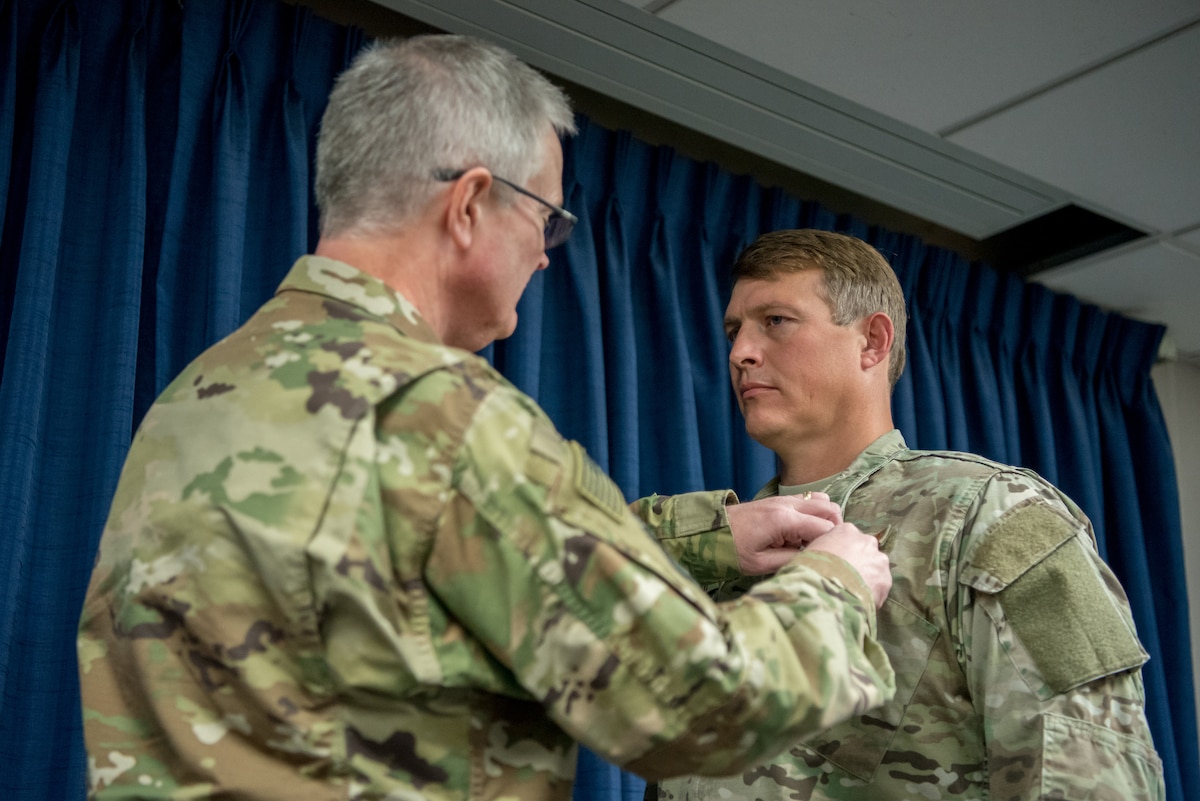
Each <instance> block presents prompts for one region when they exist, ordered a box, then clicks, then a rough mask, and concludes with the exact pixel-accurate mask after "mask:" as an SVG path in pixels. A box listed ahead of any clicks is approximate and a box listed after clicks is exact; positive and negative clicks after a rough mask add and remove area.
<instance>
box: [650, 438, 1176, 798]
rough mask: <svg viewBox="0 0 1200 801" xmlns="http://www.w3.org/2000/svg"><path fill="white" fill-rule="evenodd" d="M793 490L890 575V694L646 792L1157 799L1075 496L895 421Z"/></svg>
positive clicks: (1124, 663)
mask: <svg viewBox="0 0 1200 801" xmlns="http://www.w3.org/2000/svg"><path fill="white" fill-rule="evenodd" d="M805 490H822V491H825V492H828V493H829V495H830V497H831V498H832V499H833V500H834V501H836V502H838V503H840V504H841V505H842V507H843V514H844V517H845V519H846V520H848V521H851V522H853V523H856V524H857V525H858V526H860V527H861V528H862V529H863V531H867V532H877V533H879V534H880V535H881V537H882V542H883V550H884V551H885V552H886V553H887V554H888V555H889V558H890V559H891V561H892V565H893V580H894V583H893V586H892V591H891V594H890V595H889V597H888V600H887V602H886V603H885V604H884V606H883V608H882V609H881V610H880V611H879V639H880V642H882V643H883V647H884V649H885V650H886V651H887V653H888V656H889V657H890V659H891V661H892V666H893V667H894V669H895V671H896V695H895V697H894V699H893V700H892V701H891V702H890V703H887V704H885V705H884V706H883V707H882V708H881V709H878V710H875V711H872V712H871V713H869V714H867V715H865V716H863V717H860V718H858V719H857V720H854V721H850V722H847V723H843V724H841V725H838V726H835V727H833V728H832V729H830V730H829V731H827V732H823V733H822V734H820V735H819V736H817V737H812V738H809V739H807V740H806V741H805V743H804V744H803V745H799V746H796V747H794V748H792V749H791V751H790V752H789V753H787V754H784V755H782V756H781V757H778V758H776V759H775V760H773V761H770V762H764V763H763V764H761V765H758V766H756V767H753V768H750V769H749V770H747V771H745V772H744V773H743V775H741V776H738V777H735V778H730V779H722V780H709V779H702V778H692V779H688V780H677V781H669V782H664V783H663V786H662V787H661V788H660V798H664V799H672V801H680V800H681V799H688V800H689V801H715V800H716V799H721V801H728V800H729V799H764V801H770V800H773V799H795V800H801V801H809V799H828V800H829V801H900V800H901V799H905V800H906V801H907V800H908V799H912V801H939V800H941V799H945V800H946V801H949V800H950V799H953V801H965V800H966V799H989V800H990V801H1010V800H1016V799H1021V801H1028V800H1029V799H1089V800H1090V801H1141V800H1142V799H1161V798H1162V797H1163V792H1164V791H1163V787H1162V768H1161V763H1160V761H1159V759H1158V755H1157V754H1156V753H1155V751H1154V746H1153V744H1152V742H1151V737H1150V731H1149V729H1148V728H1147V725H1146V719H1145V716H1144V714H1143V692H1142V681H1141V672H1140V666H1141V665H1142V663H1144V662H1145V661H1146V658H1147V657H1146V654H1145V652H1144V651H1143V650H1142V647H1141V644H1140V643H1139V642H1138V639H1137V636H1136V634H1135V632H1134V626H1133V620H1132V617H1131V614H1130V611H1129V604H1128V601H1127V599H1126V597H1125V594H1124V592H1123V591H1122V589H1121V587H1120V585H1119V584H1118V583H1117V580H1116V578H1115V577H1114V576H1113V574H1112V572H1111V571H1110V570H1109V569H1108V567H1107V566H1106V565H1105V564H1104V563H1103V562H1102V561H1101V560H1100V558H1099V556H1098V555H1097V553H1096V550H1095V544H1094V535H1093V533H1092V529H1091V524H1090V523H1089V522H1088V521H1087V519H1086V518H1085V517H1084V515H1083V513H1082V512H1081V511H1080V510H1079V509H1078V507H1076V506H1075V504H1074V503H1072V502H1071V501H1070V500H1069V499H1068V498H1066V497H1065V496H1064V495H1062V494H1061V493H1059V492H1058V491H1057V490H1055V489H1054V488H1053V487H1052V486H1051V485H1049V484H1048V483H1047V482H1046V481H1044V480H1043V479H1041V478H1040V477H1038V476H1037V475H1035V474H1033V473H1032V472H1030V471H1027V470H1022V469H1017V468H1013V467H1008V466H1005V465H1001V464H996V463H994V462H990V461H987V460H985V459H982V458H980V457H977V456H972V455H970V454H963V453H950V452H941V451H938V452H930V451H912V450H908V449H907V448H906V447H905V445H904V440H903V438H902V437H901V435H900V432H898V431H892V432H890V433H888V434H886V435H884V436H883V437H881V438H880V439H878V440H876V441H875V442H874V443H873V444H872V445H871V446H870V447H869V448H868V449H867V450H866V451H864V452H863V453H862V454H861V455H860V456H859V457H858V459H857V460H856V461H855V462H854V463H853V464H852V465H851V466H850V467H849V468H848V469H847V470H845V471H844V472H842V473H840V474H838V475H836V476H834V477H833V478H831V479H827V480H825V481H822V482H817V483H815V484H809V485H805V486H801V487H787V488H783V491H784V492H788V491H791V492H803V491H805ZM779 491H780V487H779V486H778V483H777V482H772V483H771V484H770V485H768V486H767V487H766V488H765V489H764V490H763V491H762V492H760V493H759V496H760V497H762V496H766V495H774V494H777V492H779ZM748 583H749V581H748V580H746V579H742V580H740V581H739V582H734V583H731V584H726V585H725V586H724V587H722V588H721V589H720V590H719V591H718V592H716V593H715V595H716V597H724V596H727V595H730V594H736V593H737V592H738V591H739V588H738V586H737V585H738V584H741V585H745V584H748Z"/></svg>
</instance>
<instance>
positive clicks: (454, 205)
mask: <svg viewBox="0 0 1200 801" xmlns="http://www.w3.org/2000/svg"><path fill="white" fill-rule="evenodd" d="M493 185H494V183H493V181H492V174H491V173H490V172H488V171H487V169H486V168H484V167H475V168H473V169H470V170H467V171H466V172H464V173H463V174H462V175H461V176H460V177H459V178H458V179H457V180H456V181H455V182H454V184H453V185H452V186H451V188H450V199H449V201H448V204H447V206H446V216H445V220H446V233H448V234H449V235H450V238H451V239H453V240H454V242H455V244H457V245H458V246H459V247H460V248H463V249H466V248H469V247H470V246H471V243H472V242H473V241H474V240H475V236H476V234H477V232H478V230H479V225H480V224H481V223H482V222H483V217H484V214H486V212H487V208H486V201H487V199H488V197H489V195H490V194H491V191H492V186H493Z"/></svg>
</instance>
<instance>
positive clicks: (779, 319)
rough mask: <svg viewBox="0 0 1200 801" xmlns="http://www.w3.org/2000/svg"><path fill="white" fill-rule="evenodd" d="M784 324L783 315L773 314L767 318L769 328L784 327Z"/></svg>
mask: <svg viewBox="0 0 1200 801" xmlns="http://www.w3.org/2000/svg"><path fill="white" fill-rule="evenodd" d="M782 324H783V315H781V314H772V315H769V316H768V317H767V326H773V325H782Z"/></svg>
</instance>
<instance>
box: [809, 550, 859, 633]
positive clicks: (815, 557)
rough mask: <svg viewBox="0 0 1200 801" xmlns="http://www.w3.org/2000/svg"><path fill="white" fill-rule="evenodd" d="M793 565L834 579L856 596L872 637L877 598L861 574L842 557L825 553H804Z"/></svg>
mask: <svg viewBox="0 0 1200 801" xmlns="http://www.w3.org/2000/svg"><path fill="white" fill-rule="evenodd" d="M792 564H801V565H804V566H805V567H808V568H810V569H812V570H815V571H817V572H818V573H820V574H821V575H822V576H825V577H826V578H830V579H833V580H834V581H836V582H837V583H838V584H841V585H842V586H843V587H845V588H846V590H847V591H848V592H851V593H853V594H854V596H855V597H856V598H858V599H859V600H860V601H861V602H862V606H863V609H864V610H865V611H866V613H867V623H868V625H869V626H870V632H871V634H872V635H874V633H875V596H874V595H872V594H871V588H870V587H868V586H867V582H865V581H864V580H863V577H862V576H861V575H859V572H858V571H857V570H855V569H854V568H853V567H851V565H850V563H849V562H847V561H846V560H845V559H843V558H842V557H840V556H835V555H833V554H831V553H826V552H824V551H803V552H802V553H798V554H796V556H795V558H793V559H792Z"/></svg>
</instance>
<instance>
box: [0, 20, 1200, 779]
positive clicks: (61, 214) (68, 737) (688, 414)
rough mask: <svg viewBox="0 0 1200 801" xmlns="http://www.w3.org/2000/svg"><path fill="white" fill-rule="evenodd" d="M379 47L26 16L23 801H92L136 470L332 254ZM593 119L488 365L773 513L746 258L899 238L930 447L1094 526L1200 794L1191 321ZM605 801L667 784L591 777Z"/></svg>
mask: <svg viewBox="0 0 1200 801" xmlns="http://www.w3.org/2000/svg"><path fill="white" fill-rule="evenodd" d="M362 44H363V36H362V34H361V33H360V32H358V31H356V30H354V29H346V28H342V27H339V26H335V25H333V24H331V23H328V22H325V21H323V20H320V19H318V18H316V17H314V16H312V15H311V13H310V12H309V11H307V10H306V9H303V8H296V7H294V6H290V5H286V4H283V3H277V2H272V1H270V0H258V1H257V2H256V1H255V0H204V2H184V3H177V2H164V1H163V0H22V2H17V0H0V797H3V798H14V799H22V801H25V800H26V799H28V800H29V801H63V799H67V800H68V801H72V800H77V799H81V798H82V797H83V786H84V772H85V763H86V757H85V755H84V752H83V749H82V742H81V738H80V728H81V727H80V722H79V710H78V686H77V678H76V672H75V671H76V668H75V653H74V634H75V623H76V619H77V615H78V610H79V605H80V603H81V601H82V596H83V592H84V589H85V587H86V583H87V579H88V574H89V572H90V567H91V562H92V558H93V554H94V550H95V546H96V542H97V540H98V538H99V534H100V530H101V527H102V525H103V521H104V518H105V516H106V514H107V509H108V503H109V500H110V497H111V494H112V491H113V489H114V487H115V482H116V478H117V475H118V473H119V470H120V466H121V463H122V461H123V458H124V454H125V450H126V448H127V447H128V444H129V441H130V437H131V436H132V432H133V429H134V427H135V426H136V424H137V422H138V421H139V420H140V419H141V416H142V414H143V413H144V411H145V409H146V408H147V406H148V405H149V404H150V402H151V401H152V400H153V398H154V396H155V395H156V394H157V392H158V391H159V390H160V389H161V388H162V387H163V386H164V384H165V382H166V381H167V380H168V379H169V378H171V377H172V376H174V375H175V373H176V372H178V371H179V370H180V369H181V368H182V367H183V366H184V364H186V363H187V361H188V360H189V359H191V358H192V357H193V356H194V355H195V354H196V353H197V352H198V351H199V350H201V349H202V348H203V347H205V346H206V345H207V344H209V343H210V342H212V341H214V340H215V339H217V338H218V337H220V336H222V335H223V334H225V333H227V332H228V331H229V330H231V329H232V328H233V327H235V326H236V325H237V324H238V323H239V322H240V321H241V320H243V319H244V318H245V317H246V316H247V315H248V314H249V313H250V311H251V310H253V309H254V308H255V307H257V306H258V305H259V304H260V303H261V302H262V301H263V300H265V299H266V298H267V297H268V296H269V295H270V293H271V292H272V291H273V289H274V287H275V285H276V284H277V282H278V281H279V280H280V278H281V277H282V275H283V273H284V272H285V271H286V270H287V268H288V266H289V265H290V264H291V262H292V261H293V260H294V259H295V257H296V256H298V255H299V254H301V253H303V252H305V251H306V250H308V249H309V248H311V246H312V245H313V243H314V235H315V228H314V211H313V208H312V203H311V197H310V194H309V187H310V184H311V180H310V175H309V169H310V166H311V163H312V150H313V141H314V135H315V130H316V125H317V120H318V119H319V116H320V113H321V111H322V109H323V107H324V102H325V97H326V96H327V94H328V91H329V88H330V86H331V85H332V81H333V78H334V77H335V76H336V74H337V73H338V72H339V71H340V70H341V69H342V68H343V67H344V66H345V64H346V63H347V62H348V60H349V58H350V57H351V56H352V55H353V54H354V53H355V52H356V51H357V50H358V48H359V47H360V46H361V45H362ZM580 122H581V133H580V135H579V136H578V137H576V138H575V139H573V140H571V141H569V142H568V143H567V145H566V166H565V181H564V183H565V187H564V188H565V191H566V197H567V205H568V207H570V208H572V209H573V210H575V211H577V212H578V213H579V214H580V216H581V218H582V219H581V222H580V225H579V226H578V228H577V233H576V235H575V236H574V238H573V239H572V240H571V241H570V242H569V243H568V244H567V245H566V246H565V247H564V248H561V249H559V250H557V251H555V252H554V253H553V256H552V267H551V269H550V270H548V271H546V272H543V273H539V274H538V275H537V276H536V277H535V279H534V281H533V282H532V283H531V285H530V287H529V291H528V292H527V293H526V295H525V297H524V298H523V299H522V301H521V306H520V314H521V324H520V326H519V328H518V331H517V333H516V335H515V336H514V337H512V338H511V339H509V340H507V341H505V342H502V343H498V344H497V345H496V346H494V347H493V348H489V349H488V351H487V352H486V355H488V356H489V357H490V358H492V359H493V360H494V362H495V363H496V364H497V366H499V367H500V369H501V370H503V371H504V372H505V374H507V375H508V376H510V377H511V378H512V379H513V380H514V381H515V382H516V383H517V384H518V385H519V386H521V387H523V388H524V389H526V390H527V391H528V392H530V393H531V394H532V395H534V396H535V397H536V398H538V399H539V401H540V402H541V403H542V404H543V405H544V406H545V408H546V409H547V411H548V412H549V413H550V415H551V416H552V417H553V418H554V419H555V421H556V422H557V423H558V425H559V426H560V428H561V429H562V430H563V431H564V433H566V434H567V435H568V436H570V437H573V438H576V439H578V440H580V441H581V442H583V443H584V445H586V446H587V448H588V450H589V451H590V452H591V453H592V454H593V455H594V456H595V457H596V459H597V460H598V461H599V462H600V463H601V464H602V465H603V466H604V467H606V468H607V469H608V470H609V471H610V473H611V474H612V475H613V477H614V478H615V479H616V480H617V481H618V483H619V484H620V485H621V487H622V489H623V490H624V491H625V492H626V493H627V494H628V495H629V496H631V497H632V496H637V495H641V494H645V493H648V492H652V491H657V492H678V491H684V490H690V489H697V488H711V487H723V486H730V487H733V488H735V489H737V490H738V492H739V493H741V494H743V495H747V494H749V493H752V492H753V491H754V490H755V489H756V488H757V487H758V486H759V485H760V484H762V483H763V482H764V481H766V480H767V479H768V478H769V477H770V476H771V475H772V474H773V473H774V460H773V457H772V455H771V454H770V453H769V452H767V451H765V450H764V449H763V448H761V447H759V446H757V445H756V444H754V443H753V442H752V441H750V440H749V439H748V438H747V437H746V436H745V433H744V430H743V429H742V423H741V419H740V415H739V414H738V411H737V408H736V405H735V404H734V402H733V399H732V396H731V393H730V392H729V390H728V387H727V382H728V378H727V374H726V367H725V358H726V352H727V351H726V345H725V343H724V337H723V335H722V332H721V326H720V323H719V321H720V318H721V314H722V312H723V309H724V304H725V300H726V297H727V295H728V290H729V286H728V278H727V268H728V265H729V264H730V263H731V262H732V260H733V258H734V256H735V255H736V254H737V252H738V251H739V250H740V249H741V247H742V246H744V245H745V244H746V243H748V242H749V241H750V240H752V239H753V238H754V237H755V236H757V235H758V234H759V233H761V232H764V231H767V230H772V229H776V228H781V227H797V226H809V227H818V228H826V229H832V230H841V231H846V232H849V233H853V234H856V235H858V236H862V237H864V238H866V239H867V240H869V241H871V242H872V243H873V244H875V245H876V246H877V247H879V248H880V249H881V250H882V251H883V252H884V253H885V254H886V255H887V256H888V257H889V259H890V260H891V261H892V262H893V264H895V266H896V268H897V271H898V272H899V273H900V276H901V280H902V282H903V284H904V286H905V290H906V293H907V295H908V297H909V298H910V304H911V307H912V318H913V320H912V325H911V327H910V334H909V336H910V360H911V366H910V368H909V370H908V372H907V374H906V376H905V377H904V379H903V380H902V381H901V383H900V385H899V386H898V387H897V391H896V396H895V409H896V415H897V420H898V423H899V425H900V427H901V428H902V429H903V431H904V433H905V435H906V436H907V437H908V438H909V441H910V442H911V443H912V444H914V445H917V446H919V447H934V448H941V447H955V448H964V449H970V450H975V451H979V452H981V453H984V454H986V455H988V456H991V457H993V458H996V459H1001V460H1004V461H1009V462H1014V463H1018V464H1025V465H1028V466H1030V467H1033V468H1035V469H1037V470H1039V471H1041V472H1042V473H1044V474H1045V475H1046V476H1047V477H1048V478H1050V479H1051V480H1053V481H1055V482H1057V483H1058V484H1059V485H1060V486H1062V487H1063V488H1064V489H1065V490H1066V491H1067V492H1069V493H1070V494H1071V495H1072V496H1073V497H1074V498H1075V499H1076V500H1077V501H1078V502H1079V503H1080V505H1081V506H1083V508H1084V509H1085V510H1086V511H1087V512H1088V514H1089V515H1091V516H1092V519H1093V520H1094V521H1095V523H1096V527H1097V533H1098V535H1099V536H1100V542H1101V547H1102V548H1103V549H1104V553H1105V556H1106V558H1108V560H1109V561H1110V563H1112V564H1113V566H1114V569H1115V570H1116V572H1117V573H1118V575H1119V576H1120V578H1121V580H1122V581H1123V582H1124V584H1125V587H1126V588H1127V590H1128V591H1129V593H1130V596H1131V598H1132V600H1133V604H1134V611H1135V614H1136V616H1137V623H1138V627H1139V631H1140V633H1141V635H1142V639H1143V641H1144V642H1145V644H1146V646H1147V648H1148V649H1149V650H1150V651H1151V654H1152V656H1153V659H1152V661H1151V662H1150V664H1149V666H1148V667H1147V670H1146V685H1147V693H1148V696H1149V698H1148V701H1149V710H1150V717H1151V724H1152V727H1153V730H1154V735H1155V738H1156V742H1157V745H1158V747H1159V750H1160V752H1161V753H1162V755H1163V757H1164V759H1165V760H1166V762H1167V768H1168V771H1167V775H1168V782H1169V783H1168V789H1169V792H1170V797H1172V798H1183V797H1184V794H1183V790H1182V788H1183V787H1188V786H1191V787H1196V786H1200V776H1198V775H1197V767H1196V765H1195V759H1194V757H1195V754H1196V750H1197V741H1196V730H1195V718H1194V713H1193V709H1194V705H1193V691H1192V686H1191V660H1190V651H1189V643H1188V627H1187V618H1186V609H1187V604H1186V596H1185V585H1184V579H1183V574H1182V569H1183V568H1182V563H1183V562H1182V556H1181V548H1182V544H1181V541H1180V539H1181V538H1180V524H1179V519H1178V509H1179V505H1178V497H1177V489H1176V482H1175V478H1174V475H1173V467H1172V461H1171V453H1170V445H1169V443H1168V441H1167V438H1166V433H1165V426H1164V424H1163V420H1162V416H1161V413H1160V411H1159V408H1158V403H1157V399H1156V398H1155V395H1154V390H1153V387H1152V386H1151V384H1150V379H1149V367H1150V365H1151V363H1152V361H1153V357H1154V353H1155V350H1156V347H1157V343H1158V340H1159V338H1160V337H1161V335H1162V331H1161V329H1159V328H1157V327H1155V326H1149V325H1144V324H1141V323H1136V322H1133V321H1130V320H1127V319H1124V318H1122V317H1119V316H1117V315H1109V314H1105V313H1103V312H1101V311H1099V310H1097V309H1094V308H1092V307H1088V306H1084V305H1082V304H1080V303H1078V302H1076V301H1075V300H1073V299H1071V298H1069V297H1064V296H1059V295H1055V294H1053V293H1050V292H1048V291H1046V290H1043V289H1040V288H1037V287H1030V286H1026V285H1024V284H1022V283H1021V282H1019V281H1018V280H1016V279H1014V278H1011V277H1007V276H1002V275H1000V274H998V273H995V272H994V271H991V270H989V269H987V268H985V267H982V266H978V265H971V264H968V263H966V262H965V261H964V260H962V259H961V258H959V257H957V256H955V255H953V254H950V253H947V252H945V251H942V250H939V249H936V248H932V247H929V246H927V245H925V244H924V243H922V242H920V241H919V240H917V239H915V238H913V237H909V236H902V235H898V234H895V233H891V232H887V231H882V230H878V229H874V228H870V227H868V226H866V225H864V224H863V223H861V222H859V221H856V220H853V219H851V218H847V217H844V216H838V215H835V214H833V213H831V212H830V211H828V210H827V209H824V208H822V207H820V206H819V205H817V204H813V203H805V202H802V201H800V200H797V199H796V198H793V197H791V196H788V195H786V194H785V193H782V192H780V191H778V190H770V189H766V188H763V187H761V186H759V185H757V184H755V183H754V182H753V181H751V180H749V179H747V178H744V177H738V176H733V175H730V174H728V173H726V172H724V171H722V170H720V169H719V168H717V167H715V166H714V165H712V164H704V163H699V162H695V161H692V160H689V159H686V158H683V157H681V156H679V155H678V154H676V153H674V152H673V151H671V150H670V149H667V148H655V147H651V146H648V145H646V144H644V143H642V142H639V141H637V140H635V139H634V138H632V137H631V136H629V135H627V134H622V133H613V132H610V131H606V130H604V129H602V128H600V127H598V126H596V125H594V124H591V123H589V122H588V121H587V120H585V119H581V121H580ZM1151 555H1153V556H1154V559H1153V569H1152V568H1151ZM577 786H578V789H577V792H576V795H577V798H578V799H580V801H584V799H598V801H616V799H636V798H639V797H640V795H641V791H642V783H641V781H640V780H638V779H636V778H635V777H633V776H630V775H628V774H625V773H623V772H621V771H619V770H617V769H616V768H614V767H612V766H610V765H608V764H606V763H604V762H603V761H602V760H600V759H597V758H596V757H594V756H593V755H591V754H584V755H583V756H582V757H581V761H580V771H579V782H578V785H577Z"/></svg>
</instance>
